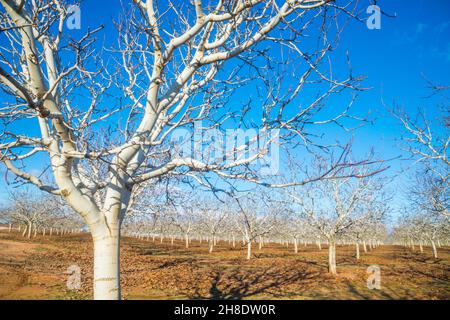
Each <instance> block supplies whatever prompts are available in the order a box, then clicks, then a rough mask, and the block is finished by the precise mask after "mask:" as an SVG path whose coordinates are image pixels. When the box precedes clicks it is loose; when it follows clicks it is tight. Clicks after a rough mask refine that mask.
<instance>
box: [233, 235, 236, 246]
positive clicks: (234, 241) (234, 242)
mask: <svg viewBox="0 0 450 320" xmlns="http://www.w3.org/2000/svg"><path fill="white" fill-rule="evenodd" d="M233 248H236V238H235V236H233Z"/></svg>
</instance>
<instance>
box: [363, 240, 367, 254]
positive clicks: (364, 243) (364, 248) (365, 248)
mask: <svg viewBox="0 0 450 320" xmlns="http://www.w3.org/2000/svg"><path fill="white" fill-rule="evenodd" d="M363 250H364V253H367V246H366V241H363Z"/></svg>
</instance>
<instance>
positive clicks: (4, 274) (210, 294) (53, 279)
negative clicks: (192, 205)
mask: <svg viewBox="0 0 450 320" xmlns="http://www.w3.org/2000/svg"><path fill="white" fill-rule="evenodd" d="M416 250H417V251H415V252H413V251H412V250H410V249H407V248H403V247H400V246H381V247H379V248H376V249H374V250H372V251H370V252H368V253H366V254H365V253H362V257H361V260H360V261H359V262H357V261H356V259H355V257H354V248H353V247H352V246H340V247H338V248H337V263H338V275H337V276H330V275H328V274H327V265H326V261H327V250H326V247H323V249H322V250H321V251H320V250H318V248H317V247H316V246H313V245H309V246H307V247H304V246H303V245H302V246H300V249H299V253H298V254H295V253H294V252H293V248H292V246H291V247H290V248H286V247H284V246H281V245H278V244H269V245H266V246H265V247H264V248H263V249H262V250H258V248H257V247H256V248H255V250H254V258H253V259H252V260H250V261H247V260H246V259H245V248H242V247H236V248H235V249H233V248H231V246H230V245H229V244H228V243H227V242H221V243H220V244H219V245H218V247H216V249H215V252H213V253H212V254H209V253H208V247H207V244H206V243H204V242H203V244H201V245H200V243H198V242H196V241H193V242H192V244H191V247H190V248H189V249H185V248H184V243H183V242H181V241H179V242H175V245H174V246H171V245H170V241H168V240H166V241H165V242H164V243H162V244H161V243H160V242H159V240H156V241H155V242H154V243H153V242H152V241H151V240H150V241H144V240H137V239H133V238H125V239H124V240H123V242H122V257H121V259H122V260H121V270H122V291H123V297H124V298H125V299H445V300H447V299H450V279H449V276H450V248H449V247H446V248H440V249H439V255H440V258H439V259H437V260H435V259H433V258H432V256H431V249H430V248H429V247H425V252H424V253H423V254H421V253H419V252H418V248H416ZM361 251H362V250H361ZM74 264H75V265H78V266H79V267H80V269H81V288H80V289H79V290H69V289H68V288H67V285H66V281H67V279H68V277H69V274H68V273H67V269H68V268H69V266H71V265H74ZM374 264H375V265H378V266H379V267H380V268H381V289H380V290H377V289H373V290H370V289H368V288H367V278H368V273H367V267H368V266H370V265H374ZM91 273H92V243H91V238H90V236H89V235H86V234H80V235H71V236H64V237H61V236H53V237H51V238H50V237H48V236H46V237H45V238H44V237H42V236H37V237H36V238H35V239H32V240H26V239H24V238H22V237H21V236H20V235H19V234H18V233H14V232H12V233H8V232H6V231H0V299H90V298H91V297H92V275H91Z"/></svg>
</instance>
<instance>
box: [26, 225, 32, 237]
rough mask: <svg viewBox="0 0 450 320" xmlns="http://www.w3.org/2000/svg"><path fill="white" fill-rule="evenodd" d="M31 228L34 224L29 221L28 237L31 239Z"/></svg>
mask: <svg viewBox="0 0 450 320" xmlns="http://www.w3.org/2000/svg"><path fill="white" fill-rule="evenodd" d="M31 228H32V224H31V223H29V224H28V236H27V238H28V239H31Z"/></svg>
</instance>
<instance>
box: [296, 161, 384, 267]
mask: <svg viewBox="0 0 450 320" xmlns="http://www.w3.org/2000/svg"><path fill="white" fill-rule="evenodd" d="M361 170H362V171H361V176H366V174H365V173H364V171H365V170H367V169H364V168H362V169H361ZM356 176H358V175H356ZM379 191H380V186H379V185H378V184H376V183H375V181H374V177H373V176H366V177H365V178H357V177H353V176H349V177H348V178H343V179H338V180H323V181H319V182H317V183H314V184H310V185H308V186H307V187H306V188H305V187H304V188H302V189H299V190H297V192H295V193H294V192H289V193H288V197H290V198H291V199H292V200H293V203H294V207H293V209H292V210H294V211H296V212H298V214H299V215H300V216H301V217H303V218H304V219H306V221H307V222H308V223H309V224H310V225H311V226H312V227H313V228H315V229H316V232H317V233H320V234H321V235H322V236H323V237H324V238H325V239H327V241H328V271H329V272H330V273H331V274H336V273H337V271H336V242H337V240H338V239H339V238H342V237H344V236H348V235H349V233H350V230H351V228H352V227H353V226H354V225H355V224H356V223H364V221H368V220H369V219H370V217H371V216H372V215H373V212H372V211H371V210H367V204H370V203H373V202H374V201H376V199H377V197H378V195H377V193H378V192H379Z"/></svg>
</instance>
